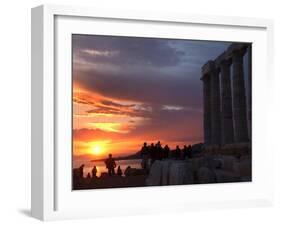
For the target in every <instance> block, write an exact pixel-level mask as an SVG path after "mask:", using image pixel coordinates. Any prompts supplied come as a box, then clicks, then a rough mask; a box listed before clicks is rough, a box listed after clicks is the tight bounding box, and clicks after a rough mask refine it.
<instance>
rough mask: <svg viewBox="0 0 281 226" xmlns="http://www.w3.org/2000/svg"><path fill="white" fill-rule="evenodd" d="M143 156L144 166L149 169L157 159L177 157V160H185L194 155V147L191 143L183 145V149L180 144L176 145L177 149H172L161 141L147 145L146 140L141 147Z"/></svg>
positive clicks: (142, 163)
mask: <svg viewBox="0 0 281 226" xmlns="http://www.w3.org/2000/svg"><path fill="white" fill-rule="evenodd" d="M141 157H142V162H141V165H142V168H143V169H149V167H150V166H151V165H152V164H153V163H154V162H155V161H156V160H162V159H175V160H184V159H187V158H191V157H192V147H191V145H189V146H186V145H184V146H183V149H180V147H179V145H177V146H176V149H174V150H170V148H169V146H168V145H165V146H164V148H163V147H162V145H161V143H160V141H158V142H157V143H156V144H154V143H151V144H150V145H147V143H146V142H144V144H143V146H142V148H141Z"/></svg>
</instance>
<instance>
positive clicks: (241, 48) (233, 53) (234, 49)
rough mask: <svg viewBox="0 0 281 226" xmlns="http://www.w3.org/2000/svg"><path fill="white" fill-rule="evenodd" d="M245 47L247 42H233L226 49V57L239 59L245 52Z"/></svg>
mask: <svg viewBox="0 0 281 226" xmlns="http://www.w3.org/2000/svg"><path fill="white" fill-rule="evenodd" d="M247 48H248V44H242V43H233V44H231V45H230V46H229V47H228V49H227V51H226V55H227V58H228V59H230V58H231V59H232V60H236V59H241V58H242V57H243V56H244V54H245V53H246V51H247Z"/></svg>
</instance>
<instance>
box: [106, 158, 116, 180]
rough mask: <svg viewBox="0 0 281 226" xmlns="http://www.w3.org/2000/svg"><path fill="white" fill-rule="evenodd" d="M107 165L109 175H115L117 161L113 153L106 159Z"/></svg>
mask: <svg viewBox="0 0 281 226" xmlns="http://www.w3.org/2000/svg"><path fill="white" fill-rule="evenodd" d="M105 165H106V168H107V169H108V175H109V176H112V175H115V170H114V169H115V168H116V163H115V160H114V158H112V154H109V155H108V159H106V160H105Z"/></svg>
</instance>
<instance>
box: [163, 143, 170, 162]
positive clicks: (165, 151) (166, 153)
mask: <svg viewBox="0 0 281 226" xmlns="http://www.w3.org/2000/svg"><path fill="white" fill-rule="evenodd" d="M163 152H164V158H165V159H167V158H169V155H170V148H169V146H168V145H165V147H164V151H163Z"/></svg>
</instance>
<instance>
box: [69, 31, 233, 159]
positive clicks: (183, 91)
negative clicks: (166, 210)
mask: <svg viewBox="0 0 281 226" xmlns="http://www.w3.org/2000/svg"><path fill="white" fill-rule="evenodd" d="M72 44H73V154H74V156H75V157H76V158H79V156H80V157H81V156H90V157H91V158H92V159H95V158H101V157H105V156H107V155H108V153H112V154H113V156H115V157H117V156H121V155H128V154H133V153H135V152H137V151H139V150H140V148H141V146H142V144H143V142H145V141H146V142H148V143H149V144H150V143H151V142H157V141H158V140H160V141H161V143H162V144H168V145H169V146H170V148H172V149H174V148H175V146H176V145H177V144H179V145H180V146H182V145H183V144H194V143H198V142H202V141H203V112H202V101H203V99H202V94H203V91H202V82H201V81H200V77H201V66H202V65H203V64H204V63H205V62H206V61H208V60H210V59H213V58H215V57H216V56H218V55H219V54H220V53H221V52H223V51H224V50H225V49H226V48H227V47H228V46H229V44H230V43H226V42H207V41H188V40H171V39H153V38H135V37H116V36H96V35H73V36H72Z"/></svg>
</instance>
